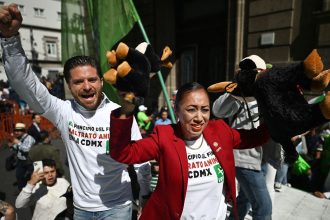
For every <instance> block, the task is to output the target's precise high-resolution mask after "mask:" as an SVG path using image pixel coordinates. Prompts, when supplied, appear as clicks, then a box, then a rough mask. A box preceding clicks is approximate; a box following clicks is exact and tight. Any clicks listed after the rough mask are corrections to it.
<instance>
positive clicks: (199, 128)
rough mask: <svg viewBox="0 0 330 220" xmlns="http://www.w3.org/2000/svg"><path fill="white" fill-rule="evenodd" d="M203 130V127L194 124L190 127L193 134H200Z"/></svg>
mask: <svg viewBox="0 0 330 220" xmlns="http://www.w3.org/2000/svg"><path fill="white" fill-rule="evenodd" d="M202 128H203V125H200V124H198V125H197V124H194V125H191V130H193V131H194V132H200V131H201V130H202Z"/></svg>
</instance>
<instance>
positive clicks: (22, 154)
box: [8, 123, 35, 190]
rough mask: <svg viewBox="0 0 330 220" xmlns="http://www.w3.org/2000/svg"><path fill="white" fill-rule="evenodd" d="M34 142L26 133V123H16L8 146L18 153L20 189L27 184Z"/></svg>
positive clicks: (17, 166)
mask: <svg viewBox="0 0 330 220" xmlns="http://www.w3.org/2000/svg"><path fill="white" fill-rule="evenodd" d="M34 143H35V140H34V138H33V137H32V136H30V135H28V134H27V133H26V126H25V124H24V123H16V124H15V128H14V134H13V137H12V138H11V139H10V140H9V142H8V146H9V147H10V148H11V149H13V150H14V151H15V152H16V154H17V164H16V179H17V186H18V189H19V190H21V189H22V188H23V187H24V186H25V185H26V181H27V179H26V173H27V172H28V171H29V169H30V165H31V164H30V161H29V158H28V153H29V151H30V149H31V147H32V146H33V145H34Z"/></svg>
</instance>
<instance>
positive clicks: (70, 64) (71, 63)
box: [63, 56, 103, 83]
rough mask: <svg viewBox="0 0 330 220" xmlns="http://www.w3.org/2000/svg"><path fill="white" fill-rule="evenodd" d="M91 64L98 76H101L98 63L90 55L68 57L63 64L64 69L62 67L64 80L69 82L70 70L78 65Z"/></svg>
mask: <svg viewBox="0 0 330 220" xmlns="http://www.w3.org/2000/svg"><path fill="white" fill-rule="evenodd" d="M88 65H89V66H92V67H94V68H95V69H96V71H97V74H98V75H99V77H100V78H102V77H103V76H102V74H101V70H100V68H99V65H98V63H97V61H96V59H94V58H93V57H90V56H74V57H71V58H70V59H68V60H67V61H66V62H65V64H64V69H63V75H64V78H65V81H66V82H67V83H69V81H70V79H71V73H70V71H71V70H72V69H74V68H76V67H78V66H88Z"/></svg>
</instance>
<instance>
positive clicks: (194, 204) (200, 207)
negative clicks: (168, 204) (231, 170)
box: [181, 136, 227, 220]
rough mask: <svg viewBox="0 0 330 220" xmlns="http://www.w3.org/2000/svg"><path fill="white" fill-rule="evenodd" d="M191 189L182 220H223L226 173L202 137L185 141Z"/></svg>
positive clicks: (188, 189) (225, 207) (225, 209)
mask: <svg viewBox="0 0 330 220" xmlns="http://www.w3.org/2000/svg"><path fill="white" fill-rule="evenodd" d="M186 150H187V157H188V172H189V174H188V188H187V193H186V198H185V202H184V207H183V212H182V215H181V219H182V220H193V219H194V220H197V219H198V220H213V219H214V220H220V219H221V220H224V219H226V213H227V204H226V203H225V196H224V190H223V183H224V171H223V169H222V167H221V165H220V164H219V162H218V160H217V158H216V157H215V155H214V153H213V152H212V150H211V148H210V146H209V145H208V144H207V143H206V141H205V140H204V138H203V136H201V137H199V138H198V139H197V140H196V141H186Z"/></svg>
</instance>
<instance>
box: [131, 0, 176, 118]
mask: <svg viewBox="0 0 330 220" xmlns="http://www.w3.org/2000/svg"><path fill="white" fill-rule="evenodd" d="M129 2H130V3H131V5H132V9H133V10H134V13H135V15H137V16H138V19H137V23H138V25H139V27H140V29H141V32H142V35H143V37H144V40H145V41H146V42H147V43H148V44H150V41H149V38H148V35H147V33H146V31H145V29H144V27H143V24H142V21H141V18H140V16H139V14H138V12H137V11H136V8H135V6H134V3H133V0H129ZM157 76H158V79H159V81H160V85H161V87H162V90H163V93H164V96H165V100H166V103H167V106H168V109H169V112H170V117H171V120H172V123H173V124H175V123H176V119H175V115H174V111H173V108H172V105H171V102H170V99H169V97H168V94H167V90H166V86H165V82H164V79H163V76H162V73H161V72H160V70H159V71H157Z"/></svg>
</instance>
